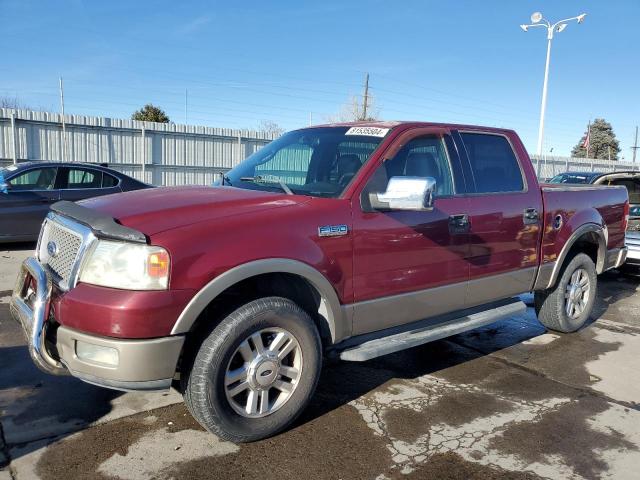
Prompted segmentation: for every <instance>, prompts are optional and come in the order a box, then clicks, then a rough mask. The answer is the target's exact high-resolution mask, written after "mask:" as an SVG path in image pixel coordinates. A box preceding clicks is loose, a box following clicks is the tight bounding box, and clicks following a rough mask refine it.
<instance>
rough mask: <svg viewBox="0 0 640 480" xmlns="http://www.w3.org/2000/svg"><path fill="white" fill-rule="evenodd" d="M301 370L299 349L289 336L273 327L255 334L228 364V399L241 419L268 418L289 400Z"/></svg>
mask: <svg viewBox="0 0 640 480" xmlns="http://www.w3.org/2000/svg"><path fill="white" fill-rule="evenodd" d="M302 368H303V367H302V348H300V344H299V343H298V341H297V340H296V338H295V337H294V336H293V335H292V334H291V333H289V332H288V331H286V330H284V329H282V328H276V327H274V328H265V329H263V330H260V331H258V332H255V333H253V334H252V335H251V336H250V337H249V338H246V339H245V340H244V341H243V342H242V343H241V344H240V346H239V347H238V348H237V349H236V351H235V352H234V353H233V355H232V356H231V360H230V361H229V365H227V370H226V372H225V378H224V385H225V394H226V396H227V400H228V401H229V404H230V405H231V407H232V408H233V409H234V410H235V411H236V413H238V414H240V415H242V416H243V417H248V418H258V417H264V416H267V415H269V414H271V413H273V412H275V411H276V410H278V409H279V408H280V407H282V406H283V405H284V404H285V403H286V402H287V400H289V399H290V398H291V395H292V394H293V392H294V391H295V389H296V387H297V386H298V381H299V379H300V375H301V373H302Z"/></svg>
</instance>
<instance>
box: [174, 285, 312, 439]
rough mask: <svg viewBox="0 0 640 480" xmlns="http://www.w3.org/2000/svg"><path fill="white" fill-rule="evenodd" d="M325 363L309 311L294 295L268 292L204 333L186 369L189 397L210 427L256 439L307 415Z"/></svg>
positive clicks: (192, 408)
mask: <svg viewBox="0 0 640 480" xmlns="http://www.w3.org/2000/svg"><path fill="white" fill-rule="evenodd" d="M259 344H261V347H259V346H258V345H259ZM321 367H322V344H321V342H320V335H319V334H318V329H317V328H316V326H315V324H314V322H313V320H312V319H311V318H310V317H309V315H308V314H307V313H306V312H305V311H304V310H302V309H301V308H300V307H299V306H298V305H296V304H295V303H294V302H292V301H291V300H288V299H286V298H281V297H266V298H261V299H258V300H254V301H252V302H250V303H247V304H245V305H243V306H241V307H240V308H238V309H237V310H235V311H234V312H232V313H231V314H229V315H228V316H227V317H225V318H224V319H223V320H222V321H221V322H220V323H219V324H218V325H217V326H215V328H213V329H212V330H211V331H210V333H209V334H208V336H207V337H206V338H205V339H204V340H203V342H202V344H201V345H200V348H199V350H198V351H197V353H196V355H195V358H194V360H193V364H192V366H191V369H190V371H188V372H186V375H185V376H184V380H183V382H184V383H183V395H184V400H185V403H186V405H187V408H188V409H189V411H190V412H191V414H192V415H193V417H194V418H195V419H196V420H197V421H198V423H200V424H201V425H202V426H203V427H204V428H206V429H207V430H208V431H209V432H211V433H213V434H215V435H218V436H219V437H220V438H223V439H225V440H229V441H232V442H234V443H244V442H252V441H255V440H260V439H263V438H267V437H270V436H272V435H275V434H276V433H279V432H281V431H282V430H284V429H285V428H287V426H289V425H290V424H291V423H292V422H293V421H294V420H295V419H296V418H297V417H298V415H300V413H301V412H302V411H303V410H304V408H305V407H306V405H307V403H308V402H309V400H310V399H311V396H312V395H313V392H314V391H315V388H316V385H317V383H318V378H319V376H320V370H321ZM264 392H267V393H264Z"/></svg>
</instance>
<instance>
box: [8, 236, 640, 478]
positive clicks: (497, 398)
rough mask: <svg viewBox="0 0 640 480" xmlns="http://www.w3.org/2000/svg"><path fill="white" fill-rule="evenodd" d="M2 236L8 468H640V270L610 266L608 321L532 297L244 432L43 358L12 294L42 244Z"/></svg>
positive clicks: (328, 376)
mask: <svg viewBox="0 0 640 480" xmlns="http://www.w3.org/2000/svg"><path fill="white" fill-rule="evenodd" d="M2 248H4V247H0V367H1V369H0V413H1V415H2V417H1V418H2V419H1V424H2V438H1V439H0V447H1V449H0V480H7V479H10V478H15V479H19V480H20V479H32V478H41V479H58V478H87V479H88V478H92V479H93V478H105V479H106V478H121V479H152V478H153V479H155V478H158V479H164V478H246V479H251V478H261V479H270V478H279V479H282V478H335V479H338V478H343V479H356V478H357V479H360V478H371V479H385V478H389V479H392V478H393V479H395V478H408V479H412V478H437V479H469V478H471V479H486V478H507V479H536V478H575V479H580V478H586V479H592V478H616V479H627V478H628V479H634V478H638V472H637V465H638V464H640V411H639V406H638V403H637V402H638V399H640V356H639V355H638V352H639V351H640V294H638V293H636V292H637V291H638V285H639V284H640V277H639V278H637V279H636V278H634V277H631V276H623V275H621V274H619V273H618V272H612V273H608V274H606V275H604V276H602V277H600V283H599V294H598V303H597V305H596V309H595V312H594V318H595V321H594V322H592V323H591V324H590V325H588V326H587V327H586V328H584V329H583V330H581V331H580V332H578V333H575V334H571V335H560V334H555V333H551V332H547V331H546V330H545V329H544V328H543V327H542V326H541V325H540V324H539V323H538V322H537V320H536V319H535V315H534V313H533V311H532V309H531V308H529V309H528V312H527V314H526V315H525V316H523V317H518V318H512V319H510V320H507V321H502V322H499V323H496V324H493V325H490V326H488V327H485V328H482V329H478V330H474V331H472V332H469V333H466V334H462V335H457V336H455V337H452V338H450V339H447V340H442V341H438V342H435V343H431V344H427V345H424V346H422V347H418V348H414V349H411V350H408V351H405V352H400V353H397V354H393V355H388V356H386V357H382V358H379V359H376V360H373V361H369V362H364V363H341V364H338V365H335V366H330V367H326V368H325V369H324V371H323V375H322V378H321V380H320V383H319V386H318V390H317V393H316V395H315V397H314V399H313V401H312V403H311V405H310V407H309V408H308V409H307V410H306V411H305V413H304V414H303V415H302V417H301V418H300V419H299V420H298V421H297V422H296V423H295V425H294V426H293V428H291V429H290V430H288V431H287V432H285V433H283V434H281V435H278V436H276V437H274V438H271V439H268V440H265V441H261V442H256V443H253V444H248V445H240V446H238V445H234V444H231V443H229V442H225V441H221V440H219V439H217V438H216V437H215V436H213V435H211V434H209V433H207V432H205V431H204V430H203V429H202V428H201V427H200V426H199V425H198V424H197V423H196V422H195V421H194V420H193V419H192V418H191V417H190V415H189V414H188V412H187V410H186V408H185V407H184V405H183V404H182V403H181V397H180V396H179V395H178V394H177V393H176V392H163V393H144V394H143V393H126V394H125V393H122V392H115V391H110V390H105V389H101V388H99V387H93V386H91V385H87V384H85V383H82V382H80V381H79V380H76V379H73V378H71V377H52V376H47V375H45V374H42V373H40V372H39V371H38V370H37V369H36V368H35V367H34V366H33V365H32V363H31V361H30V360H29V357H28V353H27V348H26V346H25V343H24V339H23V336H22V332H21V331H20V329H19V327H18V325H16V324H15V322H13V320H11V319H10V318H9V311H8V305H7V301H8V296H9V295H10V290H11V288H12V286H13V281H14V278H15V276H16V273H17V270H18V267H19V264H20V262H21V260H22V259H23V258H25V257H26V256H27V255H28V254H29V253H30V249H32V248H33V246H31V245H18V246H11V248H10V249H8V250H5V251H1V249H2ZM526 300H529V301H530V298H528V299H526Z"/></svg>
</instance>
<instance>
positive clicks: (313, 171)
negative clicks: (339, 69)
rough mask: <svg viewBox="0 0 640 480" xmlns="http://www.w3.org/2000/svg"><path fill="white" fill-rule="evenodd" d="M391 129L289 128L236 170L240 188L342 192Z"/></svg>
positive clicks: (232, 175) (229, 178)
mask: <svg viewBox="0 0 640 480" xmlns="http://www.w3.org/2000/svg"><path fill="white" fill-rule="evenodd" d="M388 132H389V129H387V128H373V127H351V128H349V127H320V128H306V129H302V130H295V131H293V132H289V133H287V134H285V135H283V136H282V137H280V138H279V139H277V140H274V141H273V142H271V143H270V144H268V145H266V146H265V147H263V148H262V149H260V150H258V151H257V152H256V153H254V154H253V155H251V156H250V157H249V158H247V159H246V160H245V161H243V162H242V163H241V164H240V165H238V166H237V167H235V168H233V169H232V170H230V171H229V172H228V173H227V175H226V176H225V177H224V180H223V181H222V182H221V183H223V184H225V185H231V186H233V187H238V188H247V189H252V190H268V191H281V192H285V193H293V194H299V195H309V196H317V197H338V196H339V195H340V194H341V193H342V192H343V191H344V189H345V187H346V186H347V185H348V184H349V182H350V181H351V179H353V177H355V175H356V173H357V172H358V170H360V168H361V167H362V165H364V163H365V162H366V161H367V160H368V159H369V158H370V157H371V155H372V154H373V152H374V151H375V150H376V149H377V148H378V146H379V145H380V142H382V139H383V138H384V136H385V135H387V133H388Z"/></svg>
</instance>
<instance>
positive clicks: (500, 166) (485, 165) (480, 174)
mask: <svg viewBox="0 0 640 480" xmlns="http://www.w3.org/2000/svg"><path fill="white" fill-rule="evenodd" d="M460 136H461V137H462V141H463V143H464V147H465V149H466V151H467V155H468V157H469V163H470V164H471V173H472V174H473V178H474V180H475V184H476V193H498V192H521V191H522V190H524V182H523V180H522V171H521V170H520V165H519V164H518V160H517V158H516V156H515V154H514V153H513V149H512V148H511V144H510V143H509V141H508V140H507V139H506V138H505V137H503V136H501V135H488V134H483V133H461V134H460Z"/></svg>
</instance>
